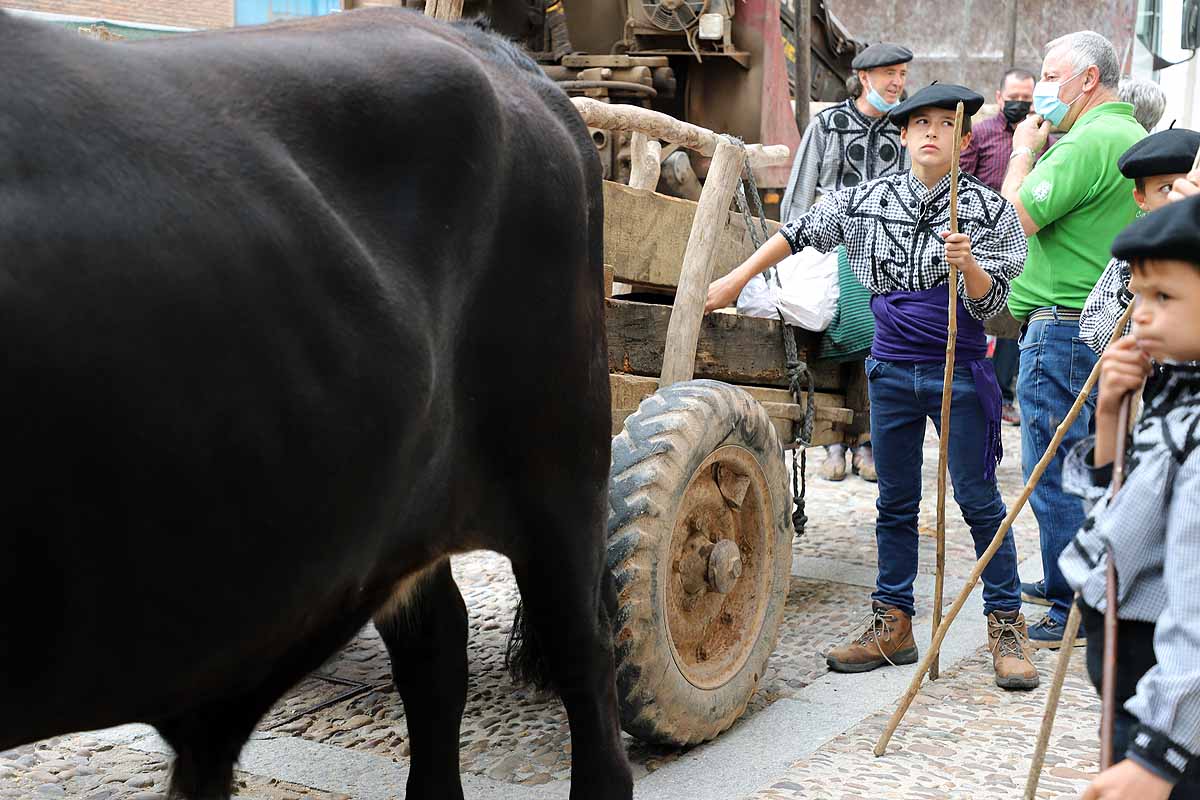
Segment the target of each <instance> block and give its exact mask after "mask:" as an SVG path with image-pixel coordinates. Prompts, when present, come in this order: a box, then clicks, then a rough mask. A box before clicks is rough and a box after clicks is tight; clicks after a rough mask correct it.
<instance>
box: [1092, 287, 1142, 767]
mask: <svg viewBox="0 0 1200 800" xmlns="http://www.w3.org/2000/svg"><path fill="white" fill-rule="evenodd" d="M1129 306H1130V307H1131V308H1132V307H1133V303H1132V302H1131V303H1130V304H1129ZM1134 394H1136V393H1131V394H1128V395H1126V396H1125V397H1124V398H1123V399H1122V400H1121V409H1120V411H1118V412H1117V446H1116V449H1115V450H1113V474H1112V496H1113V497H1116V496H1117V492H1119V491H1121V485H1122V484H1124V483H1125V440H1126V437H1127V436H1128V435H1129V414H1130V412H1131V411H1132V409H1133V398H1134ZM1109 502H1111V501H1109ZM1107 555H1108V565H1107V567H1106V568H1105V570H1104V599H1105V608H1104V665H1103V666H1104V670H1103V672H1102V673H1101V679H1100V769H1102V770H1104V769H1108V768H1109V767H1111V766H1112V763H1113V749H1112V738H1113V725H1114V724H1115V722H1116V718H1117V562H1116V560H1115V559H1114V558H1113V551H1112V546H1111V545H1109V547H1108V548H1107Z"/></svg>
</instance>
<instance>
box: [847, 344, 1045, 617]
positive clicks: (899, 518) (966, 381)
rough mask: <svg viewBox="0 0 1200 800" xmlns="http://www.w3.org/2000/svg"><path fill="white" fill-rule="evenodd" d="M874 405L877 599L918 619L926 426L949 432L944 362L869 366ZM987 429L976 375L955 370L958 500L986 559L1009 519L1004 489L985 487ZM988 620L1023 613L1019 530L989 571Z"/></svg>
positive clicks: (952, 456)
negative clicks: (919, 525)
mask: <svg viewBox="0 0 1200 800" xmlns="http://www.w3.org/2000/svg"><path fill="white" fill-rule="evenodd" d="M866 366H867V388H868V392H869V394H870V398H871V444H872V445H873V446H874V448H875V469H876V470H877V471H878V473H879V484H878V488H879V499H878V501H876V503H875V507H876V509H877V510H878V512H879V515H878V518H877V520H876V523H875V544H876V547H877V548H878V553H879V573H878V577H877V578H876V582H875V593H874V594H872V595H871V599H872V600H877V601H879V602H881V603H884V604H886V605H889V606H896V607H897V608H899V609H901V610H902V611H904V612H905V613H907V614H910V615H912V614H914V612H915V608H914V605H913V581H914V580H915V579H916V577H917V514H918V511H919V510H920V505H921V462H922V458H923V453H922V444H923V442H924V439H925V420H926V419H931V420H933V423H934V425H936V426H938V431H939V434H940V432H941V406H942V377H943V374H944V371H945V368H946V366H945V363H944V362H941V361H926V362H917V363H913V362H900V361H895V362H893V361H877V360H875V359H872V358H868V359H867V364H866ZM986 435H987V424H986V421H985V420H984V417H983V407H982V406H981V405H980V403H979V397H978V395H977V393H976V391H975V380H974V378H973V377H972V374H971V368H970V366H967V365H958V366H956V367H955V368H954V387H953V390H952V397H951V403H950V449H949V454H948V455H949V461H950V464H949V471H950V480H951V482H952V484H953V486H954V499H955V501H957V503H958V505H959V507H960V508H961V509H962V512H963V519H964V520H966V523H967V525H968V526H970V528H971V536H972V537H974V539H975V554H976V555H977V556H978V555H982V554H983V551H984V550H986V549H987V548H988V545H990V544H991V543H992V537H993V536H994V535H995V534H996V529H997V528H999V527H1000V522H1001V521H1002V520H1003V519H1004V515H1005V513H1006V512H1005V508H1004V500H1003V499H1002V498H1001V497H1000V490H999V489H998V488H997V486H996V482H995V481H994V480H992V481H986V480H984V477H983V476H984V471H985V465H984V463H983V462H984V458H983V455H984V441H985V437H986ZM983 604H984V613H985V614H990V613H992V612H993V611H1016V610H1017V609H1019V608H1020V607H1021V585H1020V579H1019V578H1018V577H1017V547H1016V544H1015V543H1014V541H1013V534H1012V531H1009V532H1008V533H1007V534H1006V535H1005V537H1004V543H1003V544H1002V545H1001V546H1000V549H999V550H997V551H996V555H995V556H994V557H993V558H992V560H991V562H990V563H989V564H988V566H987V569H985V570H984V571H983Z"/></svg>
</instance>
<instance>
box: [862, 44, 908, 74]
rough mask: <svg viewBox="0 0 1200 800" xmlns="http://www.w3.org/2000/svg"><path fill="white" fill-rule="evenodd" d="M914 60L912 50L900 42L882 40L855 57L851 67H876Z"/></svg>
mask: <svg viewBox="0 0 1200 800" xmlns="http://www.w3.org/2000/svg"><path fill="white" fill-rule="evenodd" d="M912 60H913V54H912V50H909V49H908V48H907V47H904V46H902V45H898V44H890V43H888V42H880V43H879V44H873V45H871V46H870V47H868V48H867V49H866V50H863V51H862V52H861V53H859V54H858V55H856V56H855V57H854V60H853V61H851V62H850V68H851V69H875V67H890V66H892V65H893V64H907V63H908V62H910V61H912Z"/></svg>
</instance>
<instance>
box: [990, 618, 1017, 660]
mask: <svg viewBox="0 0 1200 800" xmlns="http://www.w3.org/2000/svg"><path fill="white" fill-rule="evenodd" d="M988 630H989V632H991V633H992V634H993V636H992V637H989V638H991V639H992V642H991V644H989V645H988V650H989V651H991V652H992V653H993V654H996V653H997V650H999V653H998V654H999V656H1000V658H1004V657H1005V656H1013V657H1015V658H1019V659H1020V660H1022V661H1024V660H1025V651H1024V650H1023V649H1022V648H1021V631H1020V629H1019V628H1018V627H1017V620H1015V619H1014V620H1010V619H990V620H988Z"/></svg>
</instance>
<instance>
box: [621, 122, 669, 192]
mask: <svg viewBox="0 0 1200 800" xmlns="http://www.w3.org/2000/svg"><path fill="white" fill-rule="evenodd" d="M661 156H662V145H661V144H659V142H658V140H657V139H651V138H650V137H648V136H647V135H646V134H644V133H642V132H641V131H634V132H633V141H632V142H631V143H630V145H629V166H630V170H629V185H630V186H631V187H633V188H634V189H650V190H651V191H653V190H654V187H656V186H658V175H659V171H660V168H661V165H660V163H659V158H660V157H661Z"/></svg>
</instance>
